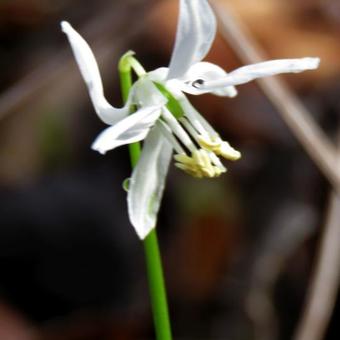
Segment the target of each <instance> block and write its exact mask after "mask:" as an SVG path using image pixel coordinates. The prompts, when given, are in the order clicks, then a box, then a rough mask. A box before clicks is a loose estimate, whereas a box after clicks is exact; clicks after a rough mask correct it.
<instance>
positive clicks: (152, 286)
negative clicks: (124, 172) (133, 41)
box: [118, 52, 172, 340]
mask: <svg viewBox="0 0 340 340" xmlns="http://www.w3.org/2000/svg"><path fill="white" fill-rule="evenodd" d="M132 55H133V54H132V53H131V52H127V53H126V54H125V55H124V56H122V58H121V60H120V62H119V67H118V68H119V75H120V86H121V90H122V97H123V100H124V102H126V101H127V99H128V96H129V92H130V89H131V86H132V75H131V68H133V69H134V70H135V72H136V73H138V75H139V76H141V75H142V74H143V71H144V70H143V68H142V66H141V65H140V64H139V63H138V61H137V60H136V59H135V58H133V57H132ZM129 152H130V160H131V165H132V168H134V167H135V166H136V164H137V162H138V159H139V157H140V153H141V147H140V144H139V143H133V144H130V145H129ZM143 242H144V253H145V261H146V269H147V276H148V283H149V291H150V300H151V307H152V313H153V320H154V324H155V333H156V338H157V340H171V339H172V336H171V326H170V319H169V312H168V303H167V297H166V289H165V283H164V277H163V268H162V261H161V256H160V251H159V246H158V239H157V233H156V228H154V229H153V230H152V231H151V232H150V233H149V235H148V236H147V237H146V238H145V239H144V241H143Z"/></svg>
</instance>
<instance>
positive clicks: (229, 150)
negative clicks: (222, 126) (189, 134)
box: [197, 135, 241, 161]
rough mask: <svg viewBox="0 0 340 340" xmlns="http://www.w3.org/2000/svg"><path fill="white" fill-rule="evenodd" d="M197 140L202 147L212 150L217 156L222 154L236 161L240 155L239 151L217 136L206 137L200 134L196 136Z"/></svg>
mask: <svg viewBox="0 0 340 340" xmlns="http://www.w3.org/2000/svg"><path fill="white" fill-rule="evenodd" d="M197 141H198V143H199V145H200V146H201V147H202V148H204V149H205V150H209V151H212V152H213V153H214V154H215V155H217V156H222V157H223V158H226V159H228V160H231V161H236V160H238V159H239V158H240V157H241V153H240V152H239V151H237V150H235V149H234V148H233V147H232V146H231V145H230V144H229V143H228V142H226V141H223V140H222V139H221V138H219V137H218V136H213V137H207V136H202V135H201V136H198V138H197Z"/></svg>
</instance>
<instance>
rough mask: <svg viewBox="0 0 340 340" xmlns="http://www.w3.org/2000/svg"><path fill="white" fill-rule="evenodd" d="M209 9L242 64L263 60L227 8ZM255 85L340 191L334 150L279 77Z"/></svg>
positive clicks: (251, 40) (218, 5) (246, 33)
mask: <svg viewBox="0 0 340 340" xmlns="http://www.w3.org/2000/svg"><path fill="white" fill-rule="evenodd" d="M213 6H214V8H215V12H216V13H217V15H218V17H219V19H220V24H221V33H222V35H223V36H224V38H225V39H226V40H227V41H228V42H229V43H230V45H231V46H232V47H233V48H234V50H235V51H236V53H237V54H238V55H239V57H240V58H241V60H242V61H243V62H244V63H245V64H253V63H257V62H260V61H263V60H265V59H266V58H265V57H264V53H263V52H262V50H261V49H260V48H259V47H258V46H257V45H256V43H255V42H254V40H253V39H252V37H251V35H250V34H249V32H247V30H246V29H245V28H244V27H243V26H242V24H241V23H240V22H239V21H238V20H237V19H236V17H235V16H234V14H232V12H231V10H230V8H229V7H228V6H226V5H225V3H223V5H222V4H220V3H219V2H218V1H214V2H213ZM258 83H259V85H260V86H261V88H262V89H263V91H264V92H265V94H266V95H267V97H268V98H269V100H270V101H271V102H272V104H273V105H274V106H275V107H276V108H277V109H278V112H279V113H280V114H281V117H282V119H283V120H284V121H285V122H286V124H287V125H288V127H289V128H290V129H291V131H292V133H293V134H294V135H295V137H296V138H297V140H298V141H299V142H300V143H301V145H302V146H303V147H304V149H305V151H306V152H307V154H308V155H309V156H310V158H311V159H312V160H313V161H314V162H315V164H316V165H317V166H318V168H319V169H320V171H321V172H322V173H323V174H324V176H325V177H326V178H327V179H328V180H329V182H330V183H331V184H332V186H333V187H334V189H335V190H336V191H340V173H339V171H338V169H337V167H336V151H335V147H334V146H333V145H332V143H331V142H330V141H329V139H328V138H327V136H326V135H325V134H324V132H323V131H322V130H321V129H320V128H319V127H318V125H317V124H316V123H315V121H314V120H313V118H312V116H311V114H310V113H309V112H308V111H307V110H306V108H305V107H304V106H303V105H302V104H301V102H300V101H299V99H298V98H297V97H296V96H295V95H294V94H293V93H292V92H291V91H290V90H289V88H288V87H287V86H285V84H284V82H282V81H281V80H280V79H279V77H268V78H262V79H259V80H258Z"/></svg>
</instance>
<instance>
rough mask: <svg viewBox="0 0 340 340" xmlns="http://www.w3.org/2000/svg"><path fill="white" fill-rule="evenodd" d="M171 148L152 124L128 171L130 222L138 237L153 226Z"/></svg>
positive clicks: (141, 236)
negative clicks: (129, 174)
mask: <svg viewBox="0 0 340 340" xmlns="http://www.w3.org/2000/svg"><path fill="white" fill-rule="evenodd" d="M171 154H172V147H171V145H170V143H169V142H168V141H167V140H166V139H165V138H164V137H163V136H162V135H161V132H160V131H159V129H158V128H157V127H156V126H155V127H154V128H153V129H152V130H151V131H150V133H149V135H148V137H147V138H146V140H145V142H144V146H143V151H142V154H141V158H140V159H139V161H138V163H137V166H136V167H135V169H134V170H133V172H132V176H131V180H130V186H129V191H128V196H127V201H128V211H129V217H130V221H131V223H132V225H133V227H134V228H135V230H136V232H137V234H138V236H139V238H140V239H142V240H143V239H144V238H145V237H146V236H147V235H148V234H149V232H150V231H151V230H152V229H153V228H155V226H156V221H157V214H158V210H159V207H160V203H161V199H162V196H163V191H164V186H165V179H166V175H167V172H168V167H169V163H170V159H171Z"/></svg>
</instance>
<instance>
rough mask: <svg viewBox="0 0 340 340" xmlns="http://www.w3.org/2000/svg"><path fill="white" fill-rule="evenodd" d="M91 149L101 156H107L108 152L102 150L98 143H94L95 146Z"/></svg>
mask: <svg viewBox="0 0 340 340" xmlns="http://www.w3.org/2000/svg"><path fill="white" fill-rule="evenodd" d="M91 149H92V150H93V151H97V152H99V153H100V154H101V155H105V154H106V151H107V150H105V149H103V148H101V147H100V146H99V145H97V143H96V142H95V143H93V144H92V145H91Z"/></svg>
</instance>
